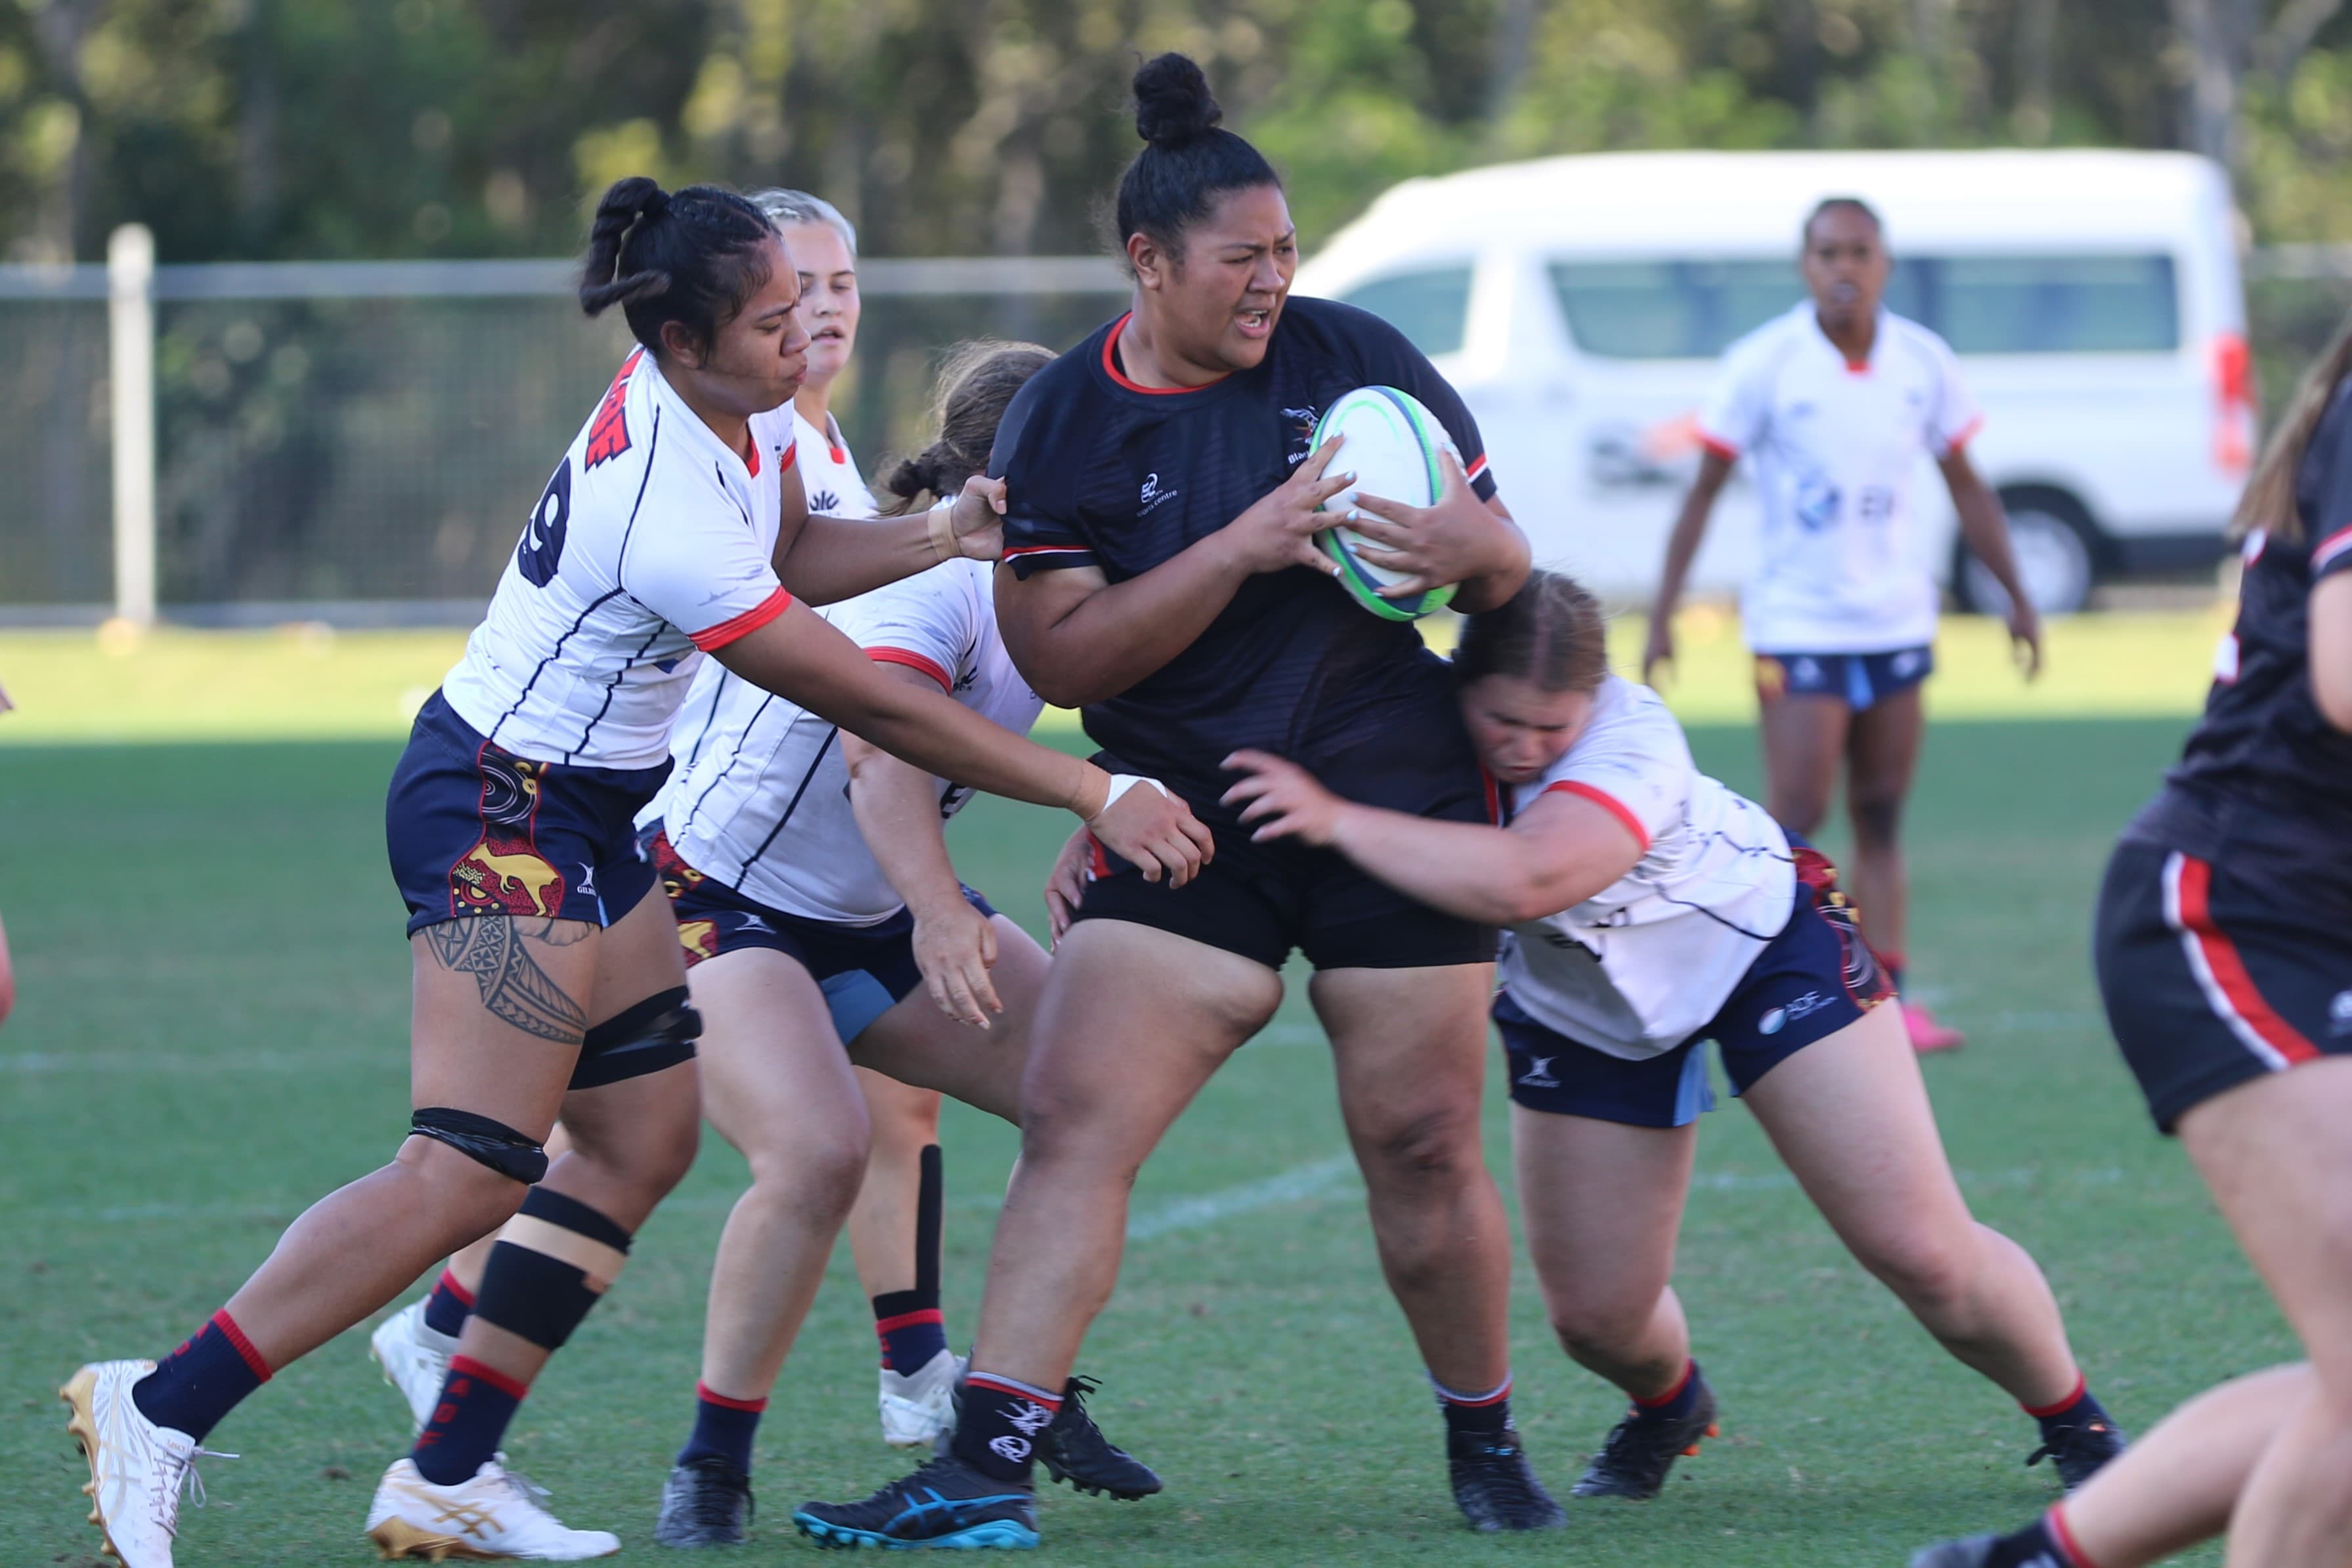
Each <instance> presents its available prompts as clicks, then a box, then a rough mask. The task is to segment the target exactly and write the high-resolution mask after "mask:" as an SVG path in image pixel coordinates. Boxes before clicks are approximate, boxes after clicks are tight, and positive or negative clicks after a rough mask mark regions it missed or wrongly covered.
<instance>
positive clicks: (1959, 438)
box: [1944, 414, 1984, 458]
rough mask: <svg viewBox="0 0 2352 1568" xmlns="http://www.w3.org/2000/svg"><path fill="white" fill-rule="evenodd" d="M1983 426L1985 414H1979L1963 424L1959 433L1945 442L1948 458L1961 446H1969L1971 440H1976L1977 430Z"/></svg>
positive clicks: (1945, 451) (1945, 454) (1945, 453)
mask: <svg viewBox="0 0 2352 1568" xmlns="http://www.w3.org/2000/svg"><path fill="white" fill-rule="evenodd" d="M1983 428H1984V416H1983V415H1981V414H1979V415H1978V416H1976V417H1975V418H1973V419H1971V420H1969V422H1968V423H1967V424H1965V425H1963V426H1960V429H1959V434H1958V435H1956V436H1954V437H1952V438H1951V439H1950V440H1948V441H1947V442H1945V443H1944V456H1946V457H1947V458H1948V457H1950V456H1951V455H1952V454H1953V453H1955V452H1957V451H1958V450H1959V449H1960V448H1961V447H1965V446H1967V445H1968V444H1969V442H1971V441H1973V440H1975V439H1976V438H1977V432H1978V431H1979V430H1981V429H1983Z"/></svg>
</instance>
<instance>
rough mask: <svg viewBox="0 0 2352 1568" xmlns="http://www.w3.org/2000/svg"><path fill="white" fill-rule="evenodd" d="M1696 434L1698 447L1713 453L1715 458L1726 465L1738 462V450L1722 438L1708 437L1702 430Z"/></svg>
mask: <svg viewBox="0 0 2352 1568" xmlns="http://www.w3.org/2000/svg"><path fill="white" fill-rule="evenodd" d="M1696 435H1697V437H1698V444H1699V446H1700V447H1703V448H1705V449H1706V450H1707V451H1710V452H1712V453H1714V454H1715V455H1716V456H1717V457H1718V458H1722V459H1723V460H1724V461H1725V462H1727V463H1736V462H1738V461H1739V448H1738V447H1735V446H1733V445H1732V444H1731V443H1730V442H1728V441H1727V440H1725V439H1724V438H1723V437H1720V436H1710V435H1708V434H1707V433H1706V431H1704V430H1700V431H1697V432H1696Z"/></svg>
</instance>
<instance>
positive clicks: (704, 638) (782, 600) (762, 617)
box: [686, 588, 793, 653]
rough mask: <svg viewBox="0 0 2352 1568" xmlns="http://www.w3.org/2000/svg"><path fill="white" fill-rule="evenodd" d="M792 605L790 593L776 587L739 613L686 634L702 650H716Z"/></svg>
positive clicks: (747, 633)
mask: <svg viewBox="0 0 2352 1568" xmlns="http://www.w3.org/2000/svg"><path fill="white" fill-rule="evenodd" d="M792 607H793V596H792V595H791V594H790V593H789V592H787V591H786V590H784V589H782V588H778V589H777V590H776V591H775V592H774V593H772V594H771V595H768V596H767V597H766V598H764V599H762V600H761V601H760V602H759V603H758V604H756V605H752V606H751V608H750V609H748V610H746V611H744V612H743V613H742V614H741V615H740V616H733V617H732V618H730V619H728V620H724V621H721V622H719V624H718V625H717V626H709V627H706V628H704V629H703V630H701V631H698V632H688V633H687V634H686V635H687V636H688V637H692V638H693V639H694V646H695V647H698V648H700V649H701V650H702V651H703V652H705V653H712V652H716V651H717V650H718V649H719V648H722V647H726V646H727V645H728V644H729V643H731V642H733V641H734V640H735V639H736V638H738V637H749V636H750V635H751V633H753V632H756V631H758V630H759V629H760V628H761V626H766V625H767V624H768V623H769V622H770V621H772V620H774V619H775V618H776V617H777V616H781V615H782V614H783V613H784V612H785V611H786V610H789V609H791V608H792Z"/></svg>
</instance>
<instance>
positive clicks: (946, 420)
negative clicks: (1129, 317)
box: [880, 338, 1054, 517]
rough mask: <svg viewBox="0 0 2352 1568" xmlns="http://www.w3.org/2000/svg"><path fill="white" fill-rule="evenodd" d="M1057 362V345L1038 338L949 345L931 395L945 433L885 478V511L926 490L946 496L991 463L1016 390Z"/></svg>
mask: <svg viewBox="0 0 2352 1568" xmlns="http://www.w3.org/2000/svg"><path fill="white" fill-rule="evenodd" d="M1051 363H1054V351H1053V350H1051V349H1049V348H1044V347H1041V346H1039V345H1038V344H1036V343H1018V342H1003V341H1001V340H998V339H995V338H982V339H979V340H977V341H976V342H968V343H959V344H957V345H956V346H955V347H954V348H952V349H950V350H949V351H948V357H947V359H946V361H945V363H942V364H941V365H940V374H939V380H938V382H937V384H936V386H937V391H936V392H935V393H934V394H933V396H932V401H931V426H932V428H934V429H936V430H937V431H939V433H940V437H939V439H938V440H936V441H933V442H932V443H931V444H930V445H929V446H928V447H924V448H923V449H922V450H921V451H919V452H918V453H916V454H915V455H914V456H913V457H911V458H900V459H899V461H898V465H897V466H896V467H895V468H892V469H891V470H890V472H889V474H888V475H887V477H886V478H885V479H883V480H882V488H881V495H880V499H881V500H882V513H883V515H884V516H886V517H897V516H900V515H902V514H904V513H906V512H909V511H912V510H915V507H916V504H917V503H918V502H919V501H921V500H923V498H924V497H926V496H930V497H934V498H945V497H948V496H952V495H954V494H955V493H956V492H957V491H958V490H961V489H963V482H964V480H966V479H970V478H971V476H972V475H974V474H977V473H979V472H981V471H982V470H983V469H985V468H987V467H988V451H989V448H990V447H992V446H994V445H995V444H996V427H997V426H999V425H1001V424H1003V421H1004V411H1005V410H1006V409H1007V408H1010V407H1011V406H1012V405H1013V395H1014V394H1015V393H1017V392H1019V391H1020V390H1021V389H1022V388H1023V387H1024V386H1026V385H1028V384H1029V378H1030V377H1031V376H1033V375H1035V374H1037V373H1038V372H1039V371H1041V370H1043V369H1045V367H1046V366H1047V365H1049V364H1051Z"/></svg>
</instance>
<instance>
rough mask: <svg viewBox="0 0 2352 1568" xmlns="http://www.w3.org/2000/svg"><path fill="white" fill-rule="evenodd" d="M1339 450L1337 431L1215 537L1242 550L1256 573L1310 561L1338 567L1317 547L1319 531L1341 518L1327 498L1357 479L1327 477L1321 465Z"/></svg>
mask: <svg viewBox="0 0 2352 1568" xmlns="http://www.w3.org/2000/svg"><path fill="white" fill-rule="evenodd" d="M1337 451H1339V437H1337V436H1334V437H1331V438H1330V439H1329V440H1328V441H1326V442H1324V443H1323V444H1322V445H1321V446H1320V447H1316V448H1315V450H1314V451H1312V452H1310V453H1308V454H1307V460H1306V461H1305V462H1303V463H1301V464H1299V465H1298V467H1297V468H1295V469H1293V470H1292V471H1291V475H1290V477H1289V478H1288V479H1285V480H1283V481H1282V483H1280V484H1278V485H1276V486H1275V487H1274V489H1270V490H1268V491H1266V493H1265V494H1264V495H1262V496H1260V497H1258V499H1257V500H1255V502H1254V503H1252V504H1251V506H1250V509H1249V510H1247V511H1244V512H1243V513H1242V514H1241V516H1239V517H1237V518H1235V519H1234V521H1231V522H1229V523H1227V524H1226V525H1225V526H1224V527H1223V528H1222V529H1220V530H1218V531H1217V535H1216V537H1217V538H1219V539H1221V540H1223V541H1224V542H1226V543H1227V546H1228V548H1230V549H1233V550H1234V551H1235V552H1238V553H1237V559H1238V560H1239V562H1240V563H1241V565H1242V566H1243V568H1244V570H1246V571H1248V572H1250V573H1253V574H1255V573H1259V572H1280V571H1283V570H1284V569H1286V568H1287V567H1291V566H1306V567H1310V568H1312V569H1313V570H1315V571H1317V572H1320V573H1322V574H1324V575H1326V576H1328V575H1330V574H1332V573H1333V572H1335V571H1336V570H1337V568H1336V567H1335V566H1333V564H1332V563H1331V562H1330V560H1329V559H1328V557H1326V556H1325V555H1324V553H1323V552H1321V551H1319V550H1318V549H1316V548H1315V535H1316V534H1317V533H1318V532H1319V531H1322V530H1323V529H1327V528H1328V527H1330V526H1331V525H1332V524H1333V523H1334V522H1337V521H1339V519H1337V518H1335V517H1333V516H1332V515H1331V514H1330V513H1328V512H1327V511H1324V510H1321V508H1322V505H1323V503H1324V502H1325V501H1327V500H1330V499H1331V498H1332V497H1333V496H1335V495H1338V494H1339V492H1340V491H1341V490H1344V489H1347V488H1348V487H1349V485H1352V484H1354V483H1355V482H1356V476H1355V475H1353V474H1348V473H1339V474H1332V475H1330V476H1329V477H1328V478H1327V477H1325V475H1324V472H1323V470H1324V468H1326V467H1327V466H1328V464H1329V463H1330V461H1331V457H1332V454H1334V453H1336V452H1337Z"/></svg>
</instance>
